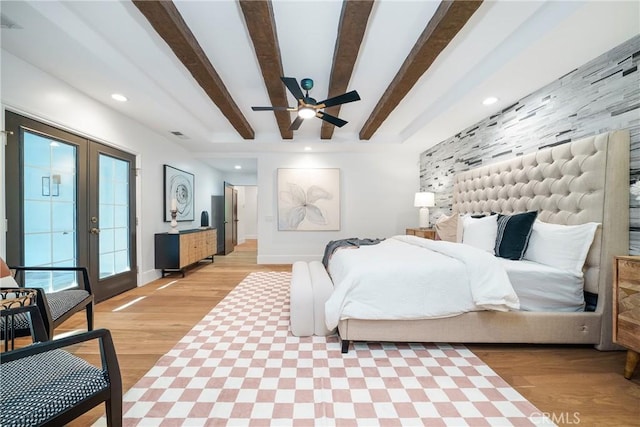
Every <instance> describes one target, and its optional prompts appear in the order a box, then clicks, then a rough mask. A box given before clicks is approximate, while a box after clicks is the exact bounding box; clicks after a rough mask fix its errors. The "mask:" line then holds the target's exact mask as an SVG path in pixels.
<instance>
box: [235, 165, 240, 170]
mask: <svg viewBox="0 0 640 427" xmlns="http://www.w3.org/2000/svg"><path fill="white" fill-rule="evenodd" d="M234 168H236V169H242V166H240V165H235V166H234Z"/></svg>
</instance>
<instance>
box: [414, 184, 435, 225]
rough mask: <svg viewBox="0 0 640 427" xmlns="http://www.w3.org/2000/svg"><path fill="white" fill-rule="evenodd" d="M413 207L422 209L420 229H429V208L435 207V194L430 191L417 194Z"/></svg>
mask: <svg viewBox="0 0 640 427" xmlns="http://www.w3.org/2000/svg"><path fill="white" fill-rule="evenodd" d="M413 206H415V207H416V208H420V223H419V224H420V228H429V208H430V207H432V206H435V194H434V193H432V192H430V191H423V192H419V193H416V196H415V198H414V199H413Z"/></svg>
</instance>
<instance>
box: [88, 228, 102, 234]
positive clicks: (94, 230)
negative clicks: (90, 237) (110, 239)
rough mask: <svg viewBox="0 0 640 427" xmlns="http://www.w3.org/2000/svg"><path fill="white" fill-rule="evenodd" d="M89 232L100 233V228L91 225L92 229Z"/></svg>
mask: <svg viewBox="0 0 640 427" xmlns="http://www.w3.org/2000/svg"><path fill="white" fill-rule="evenodd" d="M89 233H91V234H99V233H100V229H99V228H96V227H91V230H89Z"/></svg>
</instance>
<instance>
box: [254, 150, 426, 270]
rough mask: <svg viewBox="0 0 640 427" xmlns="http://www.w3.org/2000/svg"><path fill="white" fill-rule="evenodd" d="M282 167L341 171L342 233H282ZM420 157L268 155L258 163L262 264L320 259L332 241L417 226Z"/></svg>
mask: <svg viewBox="0 0 640 427" xmlns="http://www.w3.org/2000/svg"><path fill="white" fill-rule="evenodd" d="M278 168H339V169H340V179H341V183H340V196H341V200H340V210H341V228H340V231H278V218H277V205H276V181H277V179H276V173H277V169H278ZM418 185H419V171H418V162H417V155H416V154H415V153H407V152H404V151H402V152H400V151H398V150H395V151H394V150H393V148H390V149H389V151H386V152H383V153H339V154H335V153H323V154H284V153H277V154H269V155H266V154H265V155H262V156H260V157H259V159H258V188H259V190H260V192H259V194H258V263H260V264H288V263H292V262H295V261H298V260H304V261H310V260H320V259H322V255H323V253H324V248H325V246H326V244H327V243H328V242H329V241H331V240H336V239H341V238H348V237H359V238H369V237H370V238H375V237H389V236H392V235H395V234H404V232H405V228H407V227H416V226H417V225H418V211H417V209H416V208H414V207H413V196H414V194H415V192H416V191H418Z"/></svg>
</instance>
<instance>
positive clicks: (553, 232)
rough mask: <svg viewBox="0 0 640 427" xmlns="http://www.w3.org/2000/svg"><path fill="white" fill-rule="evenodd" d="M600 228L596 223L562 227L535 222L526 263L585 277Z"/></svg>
mask: <svg viewBox="0 0 640 427" xmlns="http://www.w3.org/2000/svg"><path fill="white" fill-rule="evenodd" d="M598 225H599V224H598V223H597V222H587V223H586V224H579V225H561V224H550V223H547V222H542V221H539V220H536V221H535V222H534V223H533V228H532V231H531V237H530V238H529V246H527V251H526V252H525V253H524V259H528V260H529V261H534V262H537V263H540V264H544V265H548V266H550V267H555V268H559V269H560V270H565V271H569V272H572V273H573V274H575V275H577V276H582V267H583V266H584V262H585V260H586V259H587V254H588V253H589V248H590V247H591V243H592V242H593V236H594V235H595V233H596V229H597V228H598Z"/></svg>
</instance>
